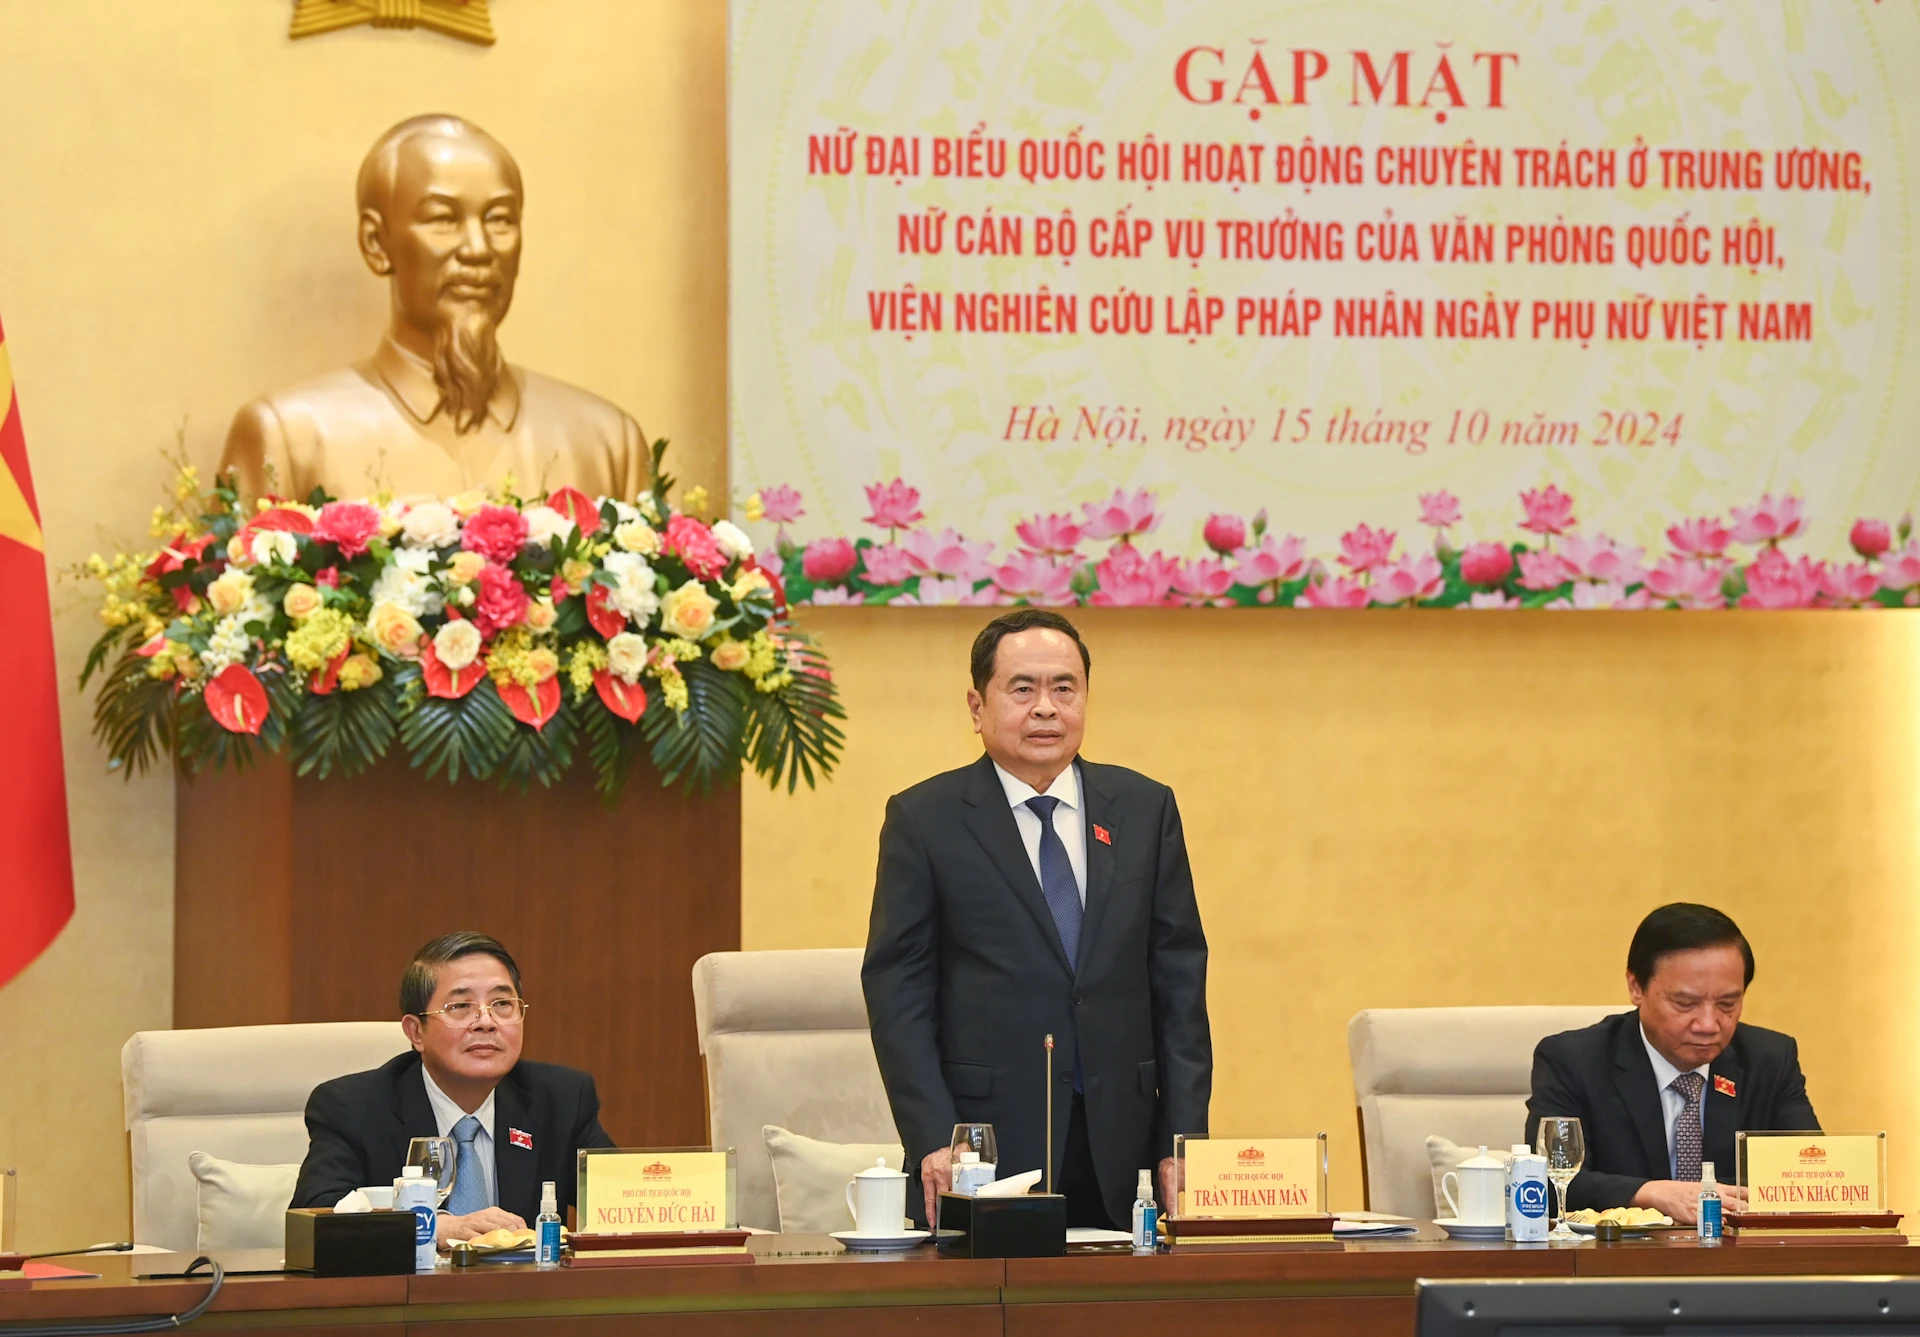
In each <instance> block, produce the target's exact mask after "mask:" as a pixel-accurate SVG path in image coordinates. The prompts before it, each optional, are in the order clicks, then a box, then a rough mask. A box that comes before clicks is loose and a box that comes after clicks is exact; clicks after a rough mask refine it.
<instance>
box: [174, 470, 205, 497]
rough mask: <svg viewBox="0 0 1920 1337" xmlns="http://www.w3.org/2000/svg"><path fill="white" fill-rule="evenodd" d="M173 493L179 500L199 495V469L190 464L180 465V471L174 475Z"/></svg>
mask: <svg viewBox="0 0 1920 1337" xmlns="http://www.w3.org/2000/svg"><path fill="white" fill-rule="evenodd" d="M173 495H174V496H175V497H178V498H179V499H180V500H181V501H186V500H187V499H188V498H190V497H197V496H199V495H200V471H199V470H198V469H196V468H194V466H193V465H191V464H184V465H182V466H180V472H179V473H178V474H176V475H174V479H173Z"/></svg>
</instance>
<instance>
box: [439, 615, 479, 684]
mask: <svg viewBox="0 0 1920 1337" xmlns="http://www.w3.org/2000/svg"><path fill="white" fill-rule="evenodd" d="M433 653H434V657H435V658H437V659H438V660H439V661H440V662H441V663H442V664H444V665H446V666H447V667H448V668H449V669H452V670H453V671H454V672H455V673H458V672H459V671H460V670H461V669H463V668H465V667H467V665H469V664H471V663H473V661H474V660H475V659H477V658H478V657H479V655H480V629H479V628H478V627H476V626H474V625H473V623H471V622H449V623H447V625H446V626H444V627H442V628H440V630H438V631H436V632H434V633H433Z"/></svg>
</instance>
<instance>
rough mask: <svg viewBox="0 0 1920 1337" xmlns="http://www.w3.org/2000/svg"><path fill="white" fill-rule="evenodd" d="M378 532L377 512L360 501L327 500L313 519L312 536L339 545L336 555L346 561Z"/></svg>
mask: <svg viewBox="0 0 1920 1337" xmlns="http://www.w3.org/2000/svg"><path fill="white" fill-rule="evenodd" d="M379 532H380V512H379V511H378V510H377V509H375V508H374V507H372V506H369V505H367V503H366V502H364V501H330V502H328V503H327V504H326V505H325V506H322V507H321V508H320V518H319V519H318V520H315V521H314V522H313V536H314V537H315V538H316V539H321V540H324V541H325V542H328V543H333V544H337V545H339V548H340V555H341V556H342V557H344V558H346V559H347V560H348V561H352V560H353V559H354V558H356V557H358V556H359V555H360V554H361V553H363V552H365V551H366V550H367V544H368V543H369V542H370V541H371V540H372V538H373V536H374V535H375V534H378V533H379Z"/></svg>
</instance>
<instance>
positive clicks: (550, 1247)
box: [533, 1179, 560, 1268]
mask: <svg viewBox="0 0 1920 1337" xmlns="http://www.w3.org/2000/svg"><path fill="white" fill-rule="evenodd" d="M533 1230H534V1239H535V1244H534V1250H535V1252H534V1255H533V1261H534V1265H535V1266H536V1267H543V1268H553V1267H558V1266H560V1200H559V1198H558V1197H557V1196H556V1195H555V1194H554V1191H553V1181H552V1180H551V1179H549V1180H547V1181H546V1182H544V1183H542V1184H541V1185H540V1215H539V1216H537V1217H535V1218H534V1222H533Z"/></svg>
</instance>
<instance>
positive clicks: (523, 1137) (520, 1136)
mask: <svg viewBox="0 0 1920 1337" xmlns="http://www.w3.org/2000/svg"><path fill="white" fill-rule="evenodd" d="M507 1144H508V1145H509V1146H515V1147H520V1148H522V1149H523V1150H526V1151H532V1150H533V1134H532V1133H526V1132H522V1131H521V1130H520V1129H518V1128H509V1129H507Z"/></svg>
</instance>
